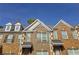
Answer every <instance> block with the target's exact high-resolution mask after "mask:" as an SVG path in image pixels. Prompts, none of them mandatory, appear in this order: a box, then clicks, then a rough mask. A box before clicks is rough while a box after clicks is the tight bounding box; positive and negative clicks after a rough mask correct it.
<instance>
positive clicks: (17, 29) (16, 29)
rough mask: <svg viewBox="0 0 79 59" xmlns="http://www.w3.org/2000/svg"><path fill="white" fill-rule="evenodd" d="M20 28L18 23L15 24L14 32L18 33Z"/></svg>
mask: <svg viewBox="0 0 79 59" xmlns="http://www.w3.org/2000/svg"><path fill="white" fill-rule="evenodd" d="M20 27H21V24H20V23H16V24H15V31H20Z"/></svg>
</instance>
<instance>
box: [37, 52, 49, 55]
mask: <svg viewBox="0 0 79 59" xmlns="http://www.w3.org/2000/svg"><path fill="white" fill-rule="evenodd" d="M36 54H37V55H48V52H47V51H37V52H36Z"/></svg>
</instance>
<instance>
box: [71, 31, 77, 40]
mask: <svg viewBox="0 0 79 59" xmlns="http://www.w3.org/2000/svg"><path fill="white" fill-rule="evenodd" d="M73 32H75V33H76V36H77V38H74V33H72V35H73V38H74V39H78V32H77V31H76V30H75V31H73Z"/></svg>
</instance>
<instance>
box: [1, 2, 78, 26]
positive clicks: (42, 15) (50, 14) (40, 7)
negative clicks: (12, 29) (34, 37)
mask: <svg viewBox="0 0 79 59" xmlns="http://www.w3.org/2000/svg"><path fill="white" fill-rule="evenodd" d="M30 18H35V19H39V20H41V21H42V22H44V23H45V24H47V25H55V24H56V23H57V22H58V21H59V20H61V19H62V20H64V21H66V22H68V23H69V24H71V25H77V24H79V4H73V3H72V4H67V3H66V4H61V3H60V4H57V3H49V4H45V3H43V4H42V3H39V4H38V3H37V4H33V3H25V4H24V3H23V4H21V3H19V4H18V3H17V4H13V3H12V4H0V25H3V26H4V25H5V24H6V23H8V22H11V23H13V24H15V23H16V22H17V21H19V22H21V23H22V25H24V26H27V25H28V23H27V20H28V19H30Z"/></svg>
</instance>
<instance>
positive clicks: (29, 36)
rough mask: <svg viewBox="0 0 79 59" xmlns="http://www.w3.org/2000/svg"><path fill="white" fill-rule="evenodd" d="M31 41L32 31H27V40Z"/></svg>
mask: <svg viewBox="0 0 79 59" xmlns="http://www.w3.org/2000/svg"><path fill="white" fill-rule="evenodd" d="M30 41H31V33H30V32H27V33H26V42H30Z"/></svg>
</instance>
